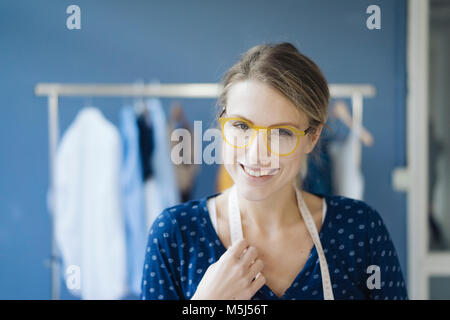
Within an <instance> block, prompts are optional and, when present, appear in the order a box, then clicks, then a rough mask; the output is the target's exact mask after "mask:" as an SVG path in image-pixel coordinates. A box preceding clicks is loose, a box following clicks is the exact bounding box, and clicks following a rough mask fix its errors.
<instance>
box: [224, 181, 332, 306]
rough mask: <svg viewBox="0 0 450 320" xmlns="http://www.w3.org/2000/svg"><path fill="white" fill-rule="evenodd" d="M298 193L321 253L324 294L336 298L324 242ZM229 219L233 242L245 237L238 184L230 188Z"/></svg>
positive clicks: (307, 223) (298, 192)
mask: <svg viewBox="0 0 450 320" xmlns="http://www.w3.org/2000/svg"><path fill="white" fill-rule="evenodd" d="M295 191H296V195H297V205H298V208H299V210H300V212H301V214H302V217H303V220H304V221H305V223H306V228H307V229H308V232H309V234H310V236H311V238H312V240H313V242H314V245H315V246H316V250H317V254H318V255H319V263H320V272H321V274H322V287H323V296H324V299H325V300H334V296H333V289H332V287H331V280H330V272H329V270H328V264H327V260H326V258H325V254H324V253H323V249H322V244H321V243H320V238H319V234H318V232H317V228H316V224H315V223H314V219H313V217H312V215H311V212H310V211H309V209H308V207H307V206H306V204H305V201H304V200H303V197H302V193H301V192H300V190H299V189H297V188H295ZM228 221H229V225H230V236H231V244H234V243H235V242H236V241H239V240H240V239H242V238H243V234H242V223H241V212H240V209H239V204H238V197H237V189H236V185H233V186H232V187H231V188H230V193H229V197H228Z"/></svg>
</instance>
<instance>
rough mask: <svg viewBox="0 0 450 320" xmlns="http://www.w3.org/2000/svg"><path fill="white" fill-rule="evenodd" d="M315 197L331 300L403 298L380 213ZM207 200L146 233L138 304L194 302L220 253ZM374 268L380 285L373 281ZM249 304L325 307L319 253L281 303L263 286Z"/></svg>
mask: <svg viewBox="0 0 450 320" xmlns="http://www.w3.org/2000/svg"><path fill="white" fill-rule="evenodd" d="M211 196H215V195H211ZM211 196H209V197H211ZM319 196H322V197H325V200H326V203H327V212H326V215H325V220H324V223H323V226H322V228H321V230H320V231H319V238H320V240H321V244H322V247H323V251H324V253H325V257H326V259H327V263H328V268H329V273H330V278H331V283H332V286H331V287H332V290H333V295H334V298H335V299H338V300H342V299H346V300H358V299H373V300H404V299H408V295H407V290H406V284H405V281H404V278H403V274H402V271H401V268H400V265H399V261H398V257H397V252H396V250H395V247H394V245H393V243H392V239H391V237H390V235H389V233H388V230H387V228H386V226H385V224H384V222H383V220H382V218H381V216H380V214H379V213H378V212H377V211H376V210H374V209H373V208H371V207H370V206H369V205H367V204H366V203H364V202H363V201H360V200H354V199H350V198H346V197H341V196H329V195H319ZM209 197H203V198H201V199H199V200H191V201H188V202H185V203H182V204H179V205H176V206H173V207H170V208H167V209H166V210H164V211H163V212H162V213H161V214H160V215H159V216H158V217H157V219H155V222H154V223H153V225H152V227H151V228H150V230H149V233H148V241H147V248H146V251H145V262H144V266H143V277H142V283H141V289H142V292H141V299H143V300H162V299H164V300H179V299H191V298H192V296H193V295H194V293H195V291H196V289H197V286H198V284H199V282H200V280H201V279H202V277H203V275H204V274H205V272H206V270H207V269H208V267H209V266H210V265H211V264H212V263H214V262H216V261H217V260H218V259H219V258H220V256H221V255H222V254H223V253H225V251H226V248H225V247H224V246H223V244H222V242H221V241H220V239H219V237H218V235H217V233H216V231H215V229H214V227H213V224H212V222H211V219H210V216H209V212H208V209H207V206H206V201H207V199H208V198H209ZM369 266H372V267H371V268H372V269H371V268H369ZM373 266H377V267H378V269H376V270H378V274H379V278H376V277H375V276H373V275H374V271H373ZM370 270H372V271H370ZM377 280H379V281H378V282H377ZM378 284H379V285H378ZM252 299H253V300H279V299H283V300H299V299H309V300H313V299H320V300H322V299H323V288H322V277H321V271H320V263H319V257H318V255H317V251H316V248H315V247H314V248H313V249H312V250H311V253H310V255H309V257H308V260H307V261H306V263H305V265H304V267H303V269H302V270H301V271H300V273H299V274H298V275H297V276H296V278H295V279H294V281H293V282H292V284H291V286H290V287H289V288H288V289H287V290H286V291H285V292H284V294H283V295H282V296H281V297H278V296H277V295H276V294H275V293H274V292H273V291H272V290H271V289H270V288H269V287H268V286H267V285H264V286H262V287H261V288H260V289H259V290H258V292H257V293H256V294H255V295H254V296H253V298H252Z"/></svg>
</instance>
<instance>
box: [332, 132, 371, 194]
mask: <svg viewBox="0 0 450 320" xmlns="http://www.w3.org/2000/svg"><path fill="white" fill-rule="evenodd" d="M359 132H360V128H359V127H357V126H355V127H354V129H351V130H350V131H349V134H348V136H347V138H346V139H345V140H344V141H343V142H341V141H333V142H332V143H330V155H331V158H332V168H333V169H332V170H333V189H334V191H335V193H336V194H338V195H341V196H344V197H348V198H352V199H356V200H363V194H364V177H363V175H362V173H361V168H360V161H357V159H355V154H356V152H357V148H360V147H361V142H360V138H359V137H360V133H359Z"/></svg>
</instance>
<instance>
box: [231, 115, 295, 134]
mask: <svg viewBox="0 0 450 320" xmlns="http://www.w3.org/2000/svg"><path fill="white" fill-rule="evenodd" d="M228 117H230V118H233V117H236V118H242V119H244V120H246V121H248V122H250V123H251V124H254V123H253V121H251V120H249V119H247V118H246V117H244V116H241V115H240V114H230V115H228ZM277 126H291V127H294V128H296V129H298V130H300V129H299V127H298V126H297V125H296V124H294V123H292V122H281V123H276V124H273V125H270V126H268V127H277Z"/></svg>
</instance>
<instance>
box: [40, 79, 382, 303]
mask: <svg viewBox="0 0 450 320" xmlns="http://www.w3.org/2000/svg"><path fill="white" fill-rule="evenodd" d="M329 89H330V95H331V97H333V98H351V101H352V114H353V123H354V124H356V125H362V112H363V99H364V98H371V97H374V96H375V94H376V90H375V87H374V86H373V85H370V84H330V85H329ZM220 91H221V86H220V84H217V83H183V84H160V83H156V84H155V83H152V84H138V85H137V84H136V83H134V84H128V83H127V84H100V83H92V84H63V83H38V84H37V85H36V87H35V94H36V95H37V96H46V97H47V99H48V133H49V180H50V189H49V206H48V207H49V211H50V216H51V217H53V214H54V206H53V190H54V187H55V159H56V149H57V147H58V142H59V120H58V108H59V104H58V99H59V97H60V96H67V97H79V96H85V97H94V96H96V97H99V96H102V97H160V98H210V99H214V98H217V97H218V96H219V94H220ZM360 153H361V151H360V148H359V150H358V151H357V159H359V158H360ZM358 163H359V162H358ZM51 233H52V243H51V252H52V253H51V259H50V263H51V297H52V299H59V296H60V271H59V262H58V256H59V253H58V249H57V245H56V240H55V236H54V234H55V232H54V225H53V220H52V219H51Z"/></svg>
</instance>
